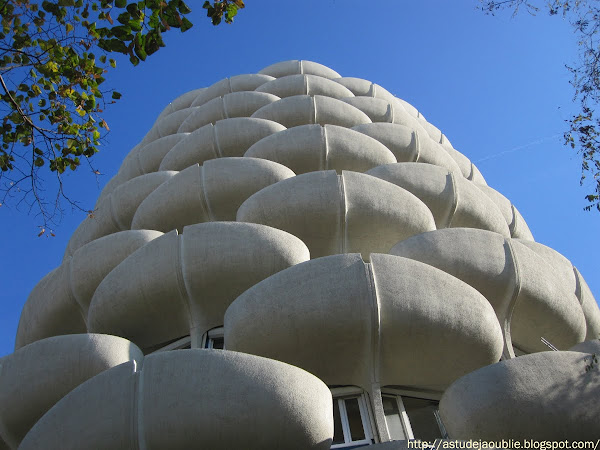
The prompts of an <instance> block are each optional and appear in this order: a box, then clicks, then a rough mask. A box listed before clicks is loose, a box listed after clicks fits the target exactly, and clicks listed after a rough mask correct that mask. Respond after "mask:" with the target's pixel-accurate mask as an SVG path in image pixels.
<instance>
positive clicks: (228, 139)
mask: <svg viewBox="0 0 600 450" xmlns="http://www.w3.org/2000/svg"><path fill="white" fill-rule="evenodd" d="M285 129H286V128H285V127H284V126H283V125H281V124H279V123H277V122H273V121H272V120H264V119H252V118H250V117H235V118H232V119H224V120H219V121H218V122H217V123H215V124H214V125H213V124H208V125H205V126H203V127H202V128H199V129H197V130H196V131H194V132H193V133H190V134H189V135H187V136H186V137H185V139H183V140H182V141H181V142H179V143H178V144H176V145H175V146H173V148H172V149H171V150H170V151H169V153H167V154H166V155H165V157H164V158H163V160H162V162H161V163H160V167H159V170H183V169H186V168H188V167H190V166H193V165H194V164H203V163H204V161H206V160H209V159H214V158H223V157H227V156H244V153H245V152H246V150H248V149H249V148H250V147H251V146H252V145H253V144H254V143H256V142H258V141H260V140H261V139H263V138H265V137H267V136H270V135H271V134H273V133H277V132H279V131H283V130H285Z"/></svg>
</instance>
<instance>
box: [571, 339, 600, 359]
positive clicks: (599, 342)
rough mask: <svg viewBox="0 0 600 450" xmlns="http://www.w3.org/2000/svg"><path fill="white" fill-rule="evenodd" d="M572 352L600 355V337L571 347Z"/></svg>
mask: <svg viewBox="0 0 600 450" xmlns="http://www.w3.org/2000/svg"><path fill="white" fill-rule="evenodd" d="M569 351H571V352H581V353H591V354H593V355H596V356H598V357H600V339H594V340H591V341H584V342H581V343H579V344H577V345H574V346H573V347H571V348H570V349H569Z"/></svg>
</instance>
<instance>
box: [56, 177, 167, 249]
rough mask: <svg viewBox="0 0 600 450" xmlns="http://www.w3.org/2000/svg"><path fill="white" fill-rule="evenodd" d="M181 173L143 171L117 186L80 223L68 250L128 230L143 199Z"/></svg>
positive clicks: (68, 245)
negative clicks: (148, 172) (144, 173)
mask: <svg viewBox="0 0 600 450" xmlns="http://www.w3.org/2000/svg"><path fill="white" fill-rule="evenodd" d="M175 175H177V172H173V171H162V172H156V173H150V174H147V175H142V176H139V177H136V178H133V179H132V180H129V181H128V182H126V183H124V184H121V185H120V186H119V187H117V188H116V189H115V190H114V191H113V193H112V194H110V195H109V196H108V197H107V198H105V200H104V201H103V202H102V203H101V204H100V205H99V206H98V208H97V209H96V211H94V212H93V213H92V214H91V215H89V216H88V217H87V218H86V219H85V220H84V221H83V222H81V224H80V225H79V226H78V227H77V229H76V230H75V232H74V233H73V235H72V236H71V239H70V240H69V243H68V244H67V250H66V254H68V255H72V254H73V253H74V252H75V251H76V250H77V249H78V248H80V247H82V246H83V245H85V244H87V243H88V242H92V241H93V240H95V239H99V238H101V237H103V236H108V235H109V234H113V233H116V232H117V231H124V230H128V229H129V228H130V227H131V221H132V220H133V216H134V214H135V211H136V210H137V208H138V207H139V205H140V203H142V201H143V200H144V199H145V198H146V197H147V196H148V195H149V194H150V193H151V192H152V191H153V190H154V189H156V188H157V187H158V186H160V185H161V184H162V183H164V182H165V181H166V180H169V179H170V178H172V177H174V176H175Z"/></svg>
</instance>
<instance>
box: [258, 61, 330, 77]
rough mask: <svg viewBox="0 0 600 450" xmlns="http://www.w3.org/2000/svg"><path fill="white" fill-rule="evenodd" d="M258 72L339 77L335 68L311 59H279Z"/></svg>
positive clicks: (283, 75)
mask: <svg viewBox="0 0 600 450" xmlns="http://www.w3.org/2000/svg"><path fill="white" fill-rule="evenodd" d="M258 73H260V74H264V75H270V76H272V77H275V78H279V77H285V76H288V75H294V74H310V75H318V76H320V77H325V78H339V77H340V74H339V73H337V72H336V71H335V70H333V69H330V68H329V67H327V66H324V65H323V64H319V63H316V62H313V61H304V60H300V61H298V60H290V61H281V62H278V63H275V64H271V65H270V66H267V67H265V68H264V69H262V70H260V71H259V72H258Z"/></svg>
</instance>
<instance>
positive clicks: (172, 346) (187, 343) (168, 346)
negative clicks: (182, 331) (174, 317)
mask: <svg viewBox="0 0 600 450" xmlns="http://www.w3.org/2000/svg"><path fill="white" fill-rule="evenodd" d="M158 347H159V348H156V347H155V349H152V351H151V352H149V353H158V352H167V351H170V350H180V349H185V348H192V339H191V338H190V337H189V336H184V337H182V338H178V339H175V340H173V341H171V342H165V343H163V344H160V345H159V346H158Z"/></svg>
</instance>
